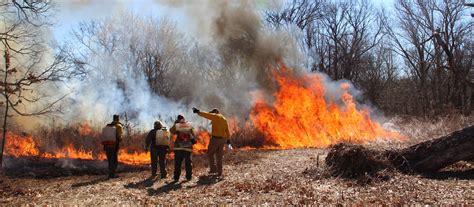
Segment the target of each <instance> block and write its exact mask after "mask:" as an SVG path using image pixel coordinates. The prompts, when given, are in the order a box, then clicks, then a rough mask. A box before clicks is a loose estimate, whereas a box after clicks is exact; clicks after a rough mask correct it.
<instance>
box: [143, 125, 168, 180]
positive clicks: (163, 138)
mask: <svg viewBox="0 0 474 207" xmlns="http://www.w3.org/2000/svg"><path fill="white" fill-rule="evenodd" d="M169 142H170V137H169V132H168V130H167V129H166V127H164V125H163V123H161V122H160V121H156V122H155V123H154V127H153V129H152V130H150V132H149V133H148V135H147V137H146V140H145V151H148V149H150V158H151V175H152V176H153V177H154V176H156V170H157V164H158V162H159V164H160V175H161V178H165V177H166V174H167V173H166V153H167V152H168V150H169V144H170V143H169Z"/></svg>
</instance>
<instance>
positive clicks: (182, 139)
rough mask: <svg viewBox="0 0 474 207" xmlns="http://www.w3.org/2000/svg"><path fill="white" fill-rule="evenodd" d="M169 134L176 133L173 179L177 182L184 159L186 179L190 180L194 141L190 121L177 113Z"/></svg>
mask: <svg viewBox="0 0 474 207" xmlns="http://www.w3.org/2000/svg"><path fill="white" fill-rule="evenodd" d="M170 132H171V134H174V135H176V140H175V141H174V146H173V151H174V177H173V178H174V181H175V182H178V180H179V176H180V175H181V163H182V162H183V160H184V163H185V169H186V180H188V181H190V180H191V179H192V174H193V165H192V161H191V154H192V151H193V145H194V144H195V143H196V141H195V139H194V137H195V135H194V129H193V126H192V125H191V123H189V122H187V121H186V120H185V119H184V116H183V115H178V117H177V119H176V121H175V123H174V125H173V127H171V129H170Z"/></svg>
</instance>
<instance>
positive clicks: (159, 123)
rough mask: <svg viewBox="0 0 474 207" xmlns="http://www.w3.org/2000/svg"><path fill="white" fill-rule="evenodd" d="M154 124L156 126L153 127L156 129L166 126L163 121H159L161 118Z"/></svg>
mask: <svg viewBox="0 0 474 207" xmlns="http://www.w3.org/2000/svg"><path fill="white" fill-rule="evenodd" d="M153 125H154V127H153V128H154V129H161V128H163V127H164V126H163V123H161V121H159V120H158V121H155V123H154V124H153Z"/></svg>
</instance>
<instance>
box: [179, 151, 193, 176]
mask: <svg viewBox="0 0 474 207" xmlns="http://www.w3.org/2000/svg"><path fill="white" fill-rule="evenodd" d="M183 160H184V164H185V168H186V179H188V180H190V179H191V177H192V175H193V163H192V162H191V152H189V151H185V150H176V151H174V179H175V180H179V176H180V175H181V163H182V162H183Z"/></svg>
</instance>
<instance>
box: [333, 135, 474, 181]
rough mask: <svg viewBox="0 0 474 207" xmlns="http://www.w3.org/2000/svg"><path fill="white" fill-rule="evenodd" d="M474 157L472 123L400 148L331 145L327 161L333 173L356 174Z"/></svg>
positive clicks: (435, 166) (425, 169)
mask: <svg viewBox="0 0 474 207" xmlns="http://www.w3.org/2000/svg"><path fill="white" fill-rule="evenodd" d="M473 157H474V126H470V127H467V128H464V129H462V130H459V131H455V132H453V133H451V134H449V135H446V136H442V137H439V138H437V139H433V140H429V141H426V142H422V143H419V144H416V145H413V146H411V147H408V148H405V149H401V150H387V151H377V150H370V149H367V148H365V147H362V146H360V145H352V144H346V143H340V144H337V145H334V146H332V147H331V150H330V152H329V153H328V156H327V157H326V160H325V162H326V165H327V166H328V167H329V170H330V171H331V173H332V174H334V175H337V176H343V177H349V178H355V177H359V176H362V175H373V174H375V173H376V172H378V171H380V170H382V169H390V168H393V169H399V170H401V171H402V172H409V173H411V172H416V173H421V174H428V173H433V172H436V171H438V170H440V169H442V168H444V167H447V166H449V165H452V164H454V163H456V162H459V161H463V160H464V161H470V160H472V158H473Z"/></svg>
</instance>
